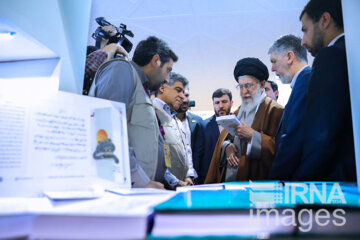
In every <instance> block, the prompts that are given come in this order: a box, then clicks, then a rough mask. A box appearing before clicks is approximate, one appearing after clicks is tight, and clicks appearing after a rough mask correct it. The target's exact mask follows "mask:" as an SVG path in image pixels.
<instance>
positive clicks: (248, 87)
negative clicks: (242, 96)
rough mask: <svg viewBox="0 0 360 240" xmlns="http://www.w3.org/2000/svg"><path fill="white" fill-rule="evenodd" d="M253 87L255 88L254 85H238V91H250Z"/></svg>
mask: <svg viewBox="0 0 360 240" xmlns="http://www.w3.org/2000/svg"><path fill="white" fill-rule="evenodd" d="M253 86H254V84H253V83H245V84H238V85H236V89H238V90H239V89H240V90H243V89H244V88H245V89H246V90H250V89H251V88H252V87H253Z"/></svg>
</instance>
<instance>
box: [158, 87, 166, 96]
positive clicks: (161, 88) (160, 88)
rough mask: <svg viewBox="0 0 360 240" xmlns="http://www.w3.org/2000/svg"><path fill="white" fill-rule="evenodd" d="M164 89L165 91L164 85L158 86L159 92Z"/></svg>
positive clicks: (162, 91)
mask: <svg viewBox="0 0 360 240" xmlns="http://www.w3.org/2000/svg"><path fill="white" fill-rule="evenodd" d="M164 91H165V87H164V85H161V86H160V87H159V93H161V94H163V93H164Z"/></svg>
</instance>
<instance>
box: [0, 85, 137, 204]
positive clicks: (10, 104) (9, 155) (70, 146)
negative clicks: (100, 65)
mask: <svg viewBox="0 0 360 240" xmlns="http://www.w3.org/2000/svg"><path fill="white" fill-rule="evenodd" d="M0 122H1V126H0V143H1V148H0V162H1V164H0V197H39V196H42V195H43V193H44V192H52V193H54V192H72V194H71V196H70V195H69V196H70V198H76V196H75V195H74V194H76V191H79V198H82V197H84V191H92V190H93V189H94V188H99V187H98V186H100V187H102V188H105V187H117V188H126V189H130V187H131V181H130V167H129V156H128V154H129V152H128V137H127V121H126V110H125V105H124V104H123V103H119V102H112V101H108V100H104V99H99V98H93V97H87V96H82V95H77V94H71V93H66V92H61V91H55V92H51V91H49V92H47V91H44V93H42V94H38V93H37V94H33V93H31V92H28V93H26V94H21V95H19V96H18V95H16V93H14V94H13V95H6V94H5V93H0ZM52 195H53V194H52ZM55 195H56V196H59V195H58V194H55ZM65 195H66V194H65ZM65 195H64V196H65ZM90 196H92V194H91V193H90Z"/></svg>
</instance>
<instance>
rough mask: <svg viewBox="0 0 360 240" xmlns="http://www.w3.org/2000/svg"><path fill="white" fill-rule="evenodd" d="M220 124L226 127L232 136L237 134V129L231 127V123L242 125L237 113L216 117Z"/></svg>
mask: <svg viewBox="0 0 360 240" xmlns="http://www.w3.org/2000/svg"><path fill="white" fill-rule="evenodd" d="M216 121H217V123H218V124H220V125H221V126H222V127H223V128H225V129H226V131H228V132H229V133H230V134H231V135H232V136H235V129H234V128H232V127H229V126H230V125H241V122H240V120H239V119H238V118H237V117H236V116H235V115H226V116H220V117H217V118H216Z"/></svg>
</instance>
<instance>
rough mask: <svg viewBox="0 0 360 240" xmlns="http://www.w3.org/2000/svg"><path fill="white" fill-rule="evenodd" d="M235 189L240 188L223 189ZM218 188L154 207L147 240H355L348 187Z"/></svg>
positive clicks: (353, 195) (355, 195)
mask: <svg viewBox="0 0 360 240" xmlns="http://www.w3.org/2000/svg"><path fill="white" fill-rule="evenodd" d="M237 184H239V185H240V186H242V187H243V188H233V189H231V188H228V189H226V185H237ZM224 186H225V188H224V189H222V190H208V191H206V190H201V191H199V190H190V191H187V192H180V193H178V194H177V195H176V196H174V197H173V198H171V199H170V200H168V201H166V202H164V203H161V204H159V205H158V206H156V207H155V208H154V210H155V214H154V215H155V216H154V227H153V229H152V232H151V235H150V239H157V238H159V239H166V238H173V237H175V238H177V237H180V238H181V237H189V236H192V237H205V238H213V237H220V238H221V237H224V236H231V237H232V238H233V237H234V236H235V237H251V238H254V237H261V236H262V237H263V236H266V237H269V236H278V235H287V236H288V235H293V234H299V235H301V236H311V235H323V236H324V235H325V236H332V235H333V234H336V233H341V234H342V235H346V236H360V229H359V228H357V227H356V225H357V223H358V221H359V220H360V204H359V202H360V194H359V193H360V192H359V191H358V190H356V189H357V187H356V186H352V188H354V189H353V191H349V188H351V186H349V185H348V184H343V185H342V184H341V183H336V182H322V183H321V182H291V183H288V182H285V183H284V182H279V181H274V182H271V181H265V182H264V181H263V182H253V181H249V182H248V183H246V182H239V183H231V184H225V185H224ZM342 189H346V191H343V190H342ZM356 191H357V192H356ZM179 226H181V227H179Z"/></svg>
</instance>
